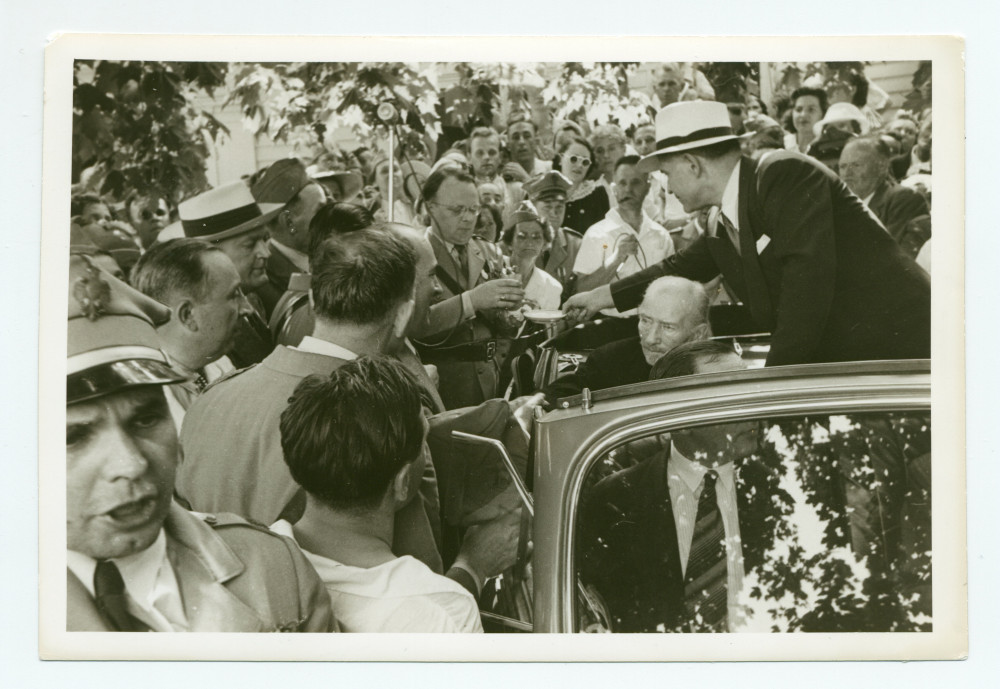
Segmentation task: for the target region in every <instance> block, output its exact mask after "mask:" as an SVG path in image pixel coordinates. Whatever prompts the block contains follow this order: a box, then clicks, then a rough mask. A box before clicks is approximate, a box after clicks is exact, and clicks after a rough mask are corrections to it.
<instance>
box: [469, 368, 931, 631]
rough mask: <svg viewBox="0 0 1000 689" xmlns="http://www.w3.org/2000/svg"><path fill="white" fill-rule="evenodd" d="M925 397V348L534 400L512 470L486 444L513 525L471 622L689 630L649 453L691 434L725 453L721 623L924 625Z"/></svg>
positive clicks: (660, 459) (657, 466) (657, 458)
mask: <svg viewBox="0 0 1000 689" xmlns="http://www.w3.org/2000/svg"><path fill="white" fill-rule="evenodd" d="M753 351H755V350H753V348H750V350H748V353H747V354H745V356H750V357H751V358H752V357H754V356H757V355H756V354H754V353H753ZM758 353H759V352H758ZM758 358H759V356H758ZM930 399H931V397H930V362H929V361H871V362H854V363H842V364H818V365H804V366H788V367H775V368H749V369H747V370H739V371H731V372H724V373H710V374H704V375H693V376H685V377H681V378H674V379H670V380H661V381H651V382H645V383H639V384H636V385H631V386H625V387H620V388H612V389H609V390H603V391H594V392H591V391H589V390H584V391H583V394H581V395H577V396H575V397H572V398H568V399H564V400H560V401H559V402H558V404H556V405H555V409H554V410H553V411H551V412H549V413H542V412H541V411H540V410H539V411H538V412H537V413H536V416H535V420H534V426H533V431H532V437H531V443H530V457H529V461H528V469H527V471H526V472H523V473H521V472H518V471H517V470H516V469H515V468H514V467H515V464H514V463H513V462H512V461H510V459H509V457H504V458H503V459H504V462H505V464H506V466H507V467H508V469H509V470H510V471H511V480H512V482H513V484H514V486H515V487H516V488H517V490H518V492H519V494H520V496H521V499H522V501H523V502H524V509H523V510H522V512H523V515H524V516H523V522H524V523H523V525H522V526H523V528H522V530H521V543H520V546H521V547H520V550H519V558H518V563H517V565H516V566H515V567H514V568H513V569H512V570H510V571H508V572H507V573H505V574H504V575H503V576H502V577H500V578H499V579H498V580H496V582H495V585H494V586H493V587H491V589H490V590H489V591H488V592H487V594H488V595H486V596H485V597H484V608H485V609H484V613H483V618H484V624H485V627H486V629H487V630H488V631H525V632H526V631H535V632H549V633H552V632H562V633H565V632H671V631H688V632H689V631H699V630H698V629H697V628H692V626H691V625H690V623H685V624H679V623H678V619H679V616H680V615H679V611H678V610H677V605H678V600H679V596H680V594H679V593H678V591H677V590H676V589H677V576H676V573H672V572H671V570H670V566H671V565H670V561H671V557H674V558H675V557H676V548H677V538H676V535H675V534H674V533H671V531H672V527H673V519H672V517H671V518H669V519H668V518H667V517H666V513H667V512H669V504H668V501H669V496H668V495H667V494H666V479H665V477H663V471H662V467H663V466H664V465H665V458H666V457H667V456H668V454H669V453H670V451H671V447H672V445H674V444H675V442H676V443H680V442H681V439H690V438H701V439H703V441H704V442H708V443H712V442H714V443H716V446H717V447H720V448H723V450H720V452H723V451H724V452H726V453H728V455H729V458H730V461H732V462H733V464H734V467H735V476H736V493H737V496H736V501H737V506H738V513H739V533H740V539H739V540H740V547H741V548H742V554H743V558H742V566H743V578H742V582H743V585H742V587H741V588H740V592H739V596H738V600H737V599H734V598H732V597H731V598H730V600H729V608H728V609H729V618H728V629H729V631H733V632H737V631H750V632H793V631H806V632H808V631H820V632H835V631H883V632H884V631H910V632H912V631H928V630H931V629H932V628H933V616H932V601H931V581H932V579H931V575H932V567H931V543H930V534H931V518H930V515H931V509H930V507H931V504H930V501H931V489H930V486H931V483H930V474H931V465H930V452H931V435H930V434H931V415H930ZM459 435H460V436H461V437H462V438H463V439H464V440H465V441H468V442H471V443H484V444H492V445H493V446H494V447H495V448H496V451H497V453H498V454H505V451H504V449H503V446H502V445H501V444H500V443H499V442H497V441H495V440H488V439H482V438H477V437H475V436H466V435H461V434H459ZM706 439H707V440H706ZM685 442H687V441H685ZM609 487H610V489H609ZM609 496H610V497H609ZM664 505H667V506H666V507H664ZM671 553H673V555H671ZM678 571H679V570H678ZM681 586H683V584H681Z"/></svg>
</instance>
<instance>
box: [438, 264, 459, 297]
mask: <svg viewBox="0 0 1000 689" xmlns="http://www.w3.org/2000/svg"><path fill="white" fill-rule="evenodd" d="M434 274H435V275H437V279H438V280H440V281H441V284H443V285H444V286H445V287H447V288H448V291H449V292H451V293H452V294H461V293H462V292H464V291H465V288H464V287H462V286H461V285H460V284H458V281H457V280H456V279H455V278H453V277H452V276H451V275H449V274H448V271H446V270H445V269H444V268H442V267H441V264H440V263H439V264H437V266H435V268H434Z"/></svg>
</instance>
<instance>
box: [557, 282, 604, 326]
mask: <svg viewBox="0 0 1000 689" xmlns="http://www.w3.org/2000/svg"><path fill="white" fill-rule="evenodd" d="M614 305H615V303H614V301H613V300H612V299H611V287H609V286H608V285H602V286H600V287H596V288H594V289H592V290H590V291H589V292H581V293H580V294H574V295H573V296H572V297H570V298H569V299H567V300H566V303H565V304H563V307H562V310H563V313H565V314H566V317H567V318H569V319H570V320H572V321H574V322H576V323H582V322H584V321H589V320H590V319H592V318H593V317H594V316H596V315H597V314H598V313H600V311H601V309H608V308H611V307H613V306H614Z"/></svg>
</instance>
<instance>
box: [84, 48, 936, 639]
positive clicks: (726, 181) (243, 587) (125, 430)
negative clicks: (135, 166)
mask: <svg viewBox="0 0 1000 689" xmlns="http://www.w3.org/2000/svg"><path fill="white" fill-rule="evenodd" d="M656 75H657V79H656V82H655V84H654V88H655V91H656V97H657V101H658V103H657V104H658V106H659V109H658V110H657V111H656V112H655V113H651V117H650V120H649V121H648V122H645V123H642V124H639V125H638V126H635V127H633V128H631V130H630V131H625V130H623V129H622V128H621V127H619V126H618V125H617V124H614V123H606V124H603V125H601V126H598V127H595V128H593V129H592V130H590V131H588V130H587V128H585V127H584V126H582V125H581V124H578V123H577V122H572V121H566V122H556V123H554V124H553V126H552V127H551V130H552V133H551V140H549V139H547V138H546V139H545V140H543V137H542V136H541V133H540V128H539V125H538V122H537V121H536V120H535V119H533V117H532V115H531V113H525V112H515V113H514V114H512V115H511V116H510V118H509V120H508V121H507V122H505V123H504V129H503V132H502V133H501V132H500V131H498V130H497V129H495V128H493V127H487V126H482V127H476V128H474V129H472V130H471V131H470V132H469V135H468V138H467V139H465V140H463V141H460V142H458V143H456V144H454V145H453V146H452V147H451V148H449V149H448V150H446V151H441V152H439V155H437V156H436V158H437V159H436V160H433V159H432V156H431V155H430V153H429V148H428V146H426V145H424V143H423V142H422V141H420V140H419V139H404V140H403V142H402V144H401V146H400V147H399V149H398V150H396V151H393V152H392V153H393V155H392V156H388V155H385V154H384V152H375V153H373V152H372V151H370V150H368V149H365V148H362V149H358V150H356V151H353V152H352V153H351V154H350V155H338V156H329V157H328V158H327V159H325V160H324V161H323V162H322V164H318V163H315V162H310V161H303V160H300V159H297V158H287V159H282V160H278V161H277V162H274V163H273V164H271V165H269V166H267V167H265V168H264V169H262V170H259V171H257V172H255V173H254V174H252V175H248V176H247V177H246V178H244V179H237V180H233V181H232V182H229V183H226V184H222V185H220V186H218V187H216V188H214V189H211V190H208V191H206V192H204V193H201V194H198V195H196V196H194V197H192V198H189V199H186V200H184V201H182V202H180V203H179V204H177V206H176V208H172V207H171V206H170V205H169V204H168V202H167V200H166V199H164V198H161V197H159V196H158V195H157V194H155V193H150V192H148V191H147V190H136V192H134V193H133V194H132V196H130V197H129V198H128V199H126V201H125V202H124V203H123V204H120V207H116V204H115V203H113V202H112V201H110V200H107V199H104V198H102V197H101V196H100V195H99V194H98V193H95V192H94V191H93V190H90V189H86V188H83V187H86V186H87V185H86V184H81V185H79V186H80V187H81V189H80V190H79V193H77V194H76V195H74V197H73V199H72V215H73V224H72V228H71V241H70V243H71V254H72V256H71V260H70V283H69V289H70V294H69V324H70V325H69V358H68V372H67V466H68V473H67V479H68V482H69V485H68V486H67V501H68V504H67V506H68V519H67V529H68V543H67V548H68V556H67V557H68V560H67V563H68V575H69V576H68V586H69V589H68V591H69V594H68V595H69V597H68V603H67V604H68V611H67V628H68V629H70V630H117V631H137V630H153V631H211V630H215V631H268V630H271V631H338V630H339V631H396V632H400V631H410V632H415V631H420V632H441V631H454V632H478V631H482V624H481V622H480V615H479V612H480V608H481V607H482V605H483V601H484V600H485V599H486V598H488V597H489V590H488V589H489V587H488V586H487V582H489V581H491V580H492V579H493V578H495V577H497V576H499V575H502V573H503V572H504V571H505V570H506V569H507V568H509V567H510V566H511V565H513V563H514V559H515V556H516V545H517V540H518V533H519V531H520V529H521V521H522V519H523V518H524V515H522V513H521V506H520V502H519V498H518V495H517V492H516V490H515V486H514V484H513V482H512V481H511V479H510V478H509V477H508V476H506V475H505V472H504V470H503V467H502V466H501V465H500V464H499V462H498V461H496V462H495V464H496V465H497V466H496V467H494V466H492V465H491V464H490V462H489V461H481V462H477V463H472V462H470V461H469V457H468V448H464V447H459V446H456V445H454V444H452V443H451V442H450V431H451V430H455V429H458V430H465V431H467V432H470V433H475V434H478V435H484V436H487V437H494V438H497V439H499V440H501V441H503V442H504V443H505V444H506V445H507V446H508V448H509V449H510V451H511V454H512V455H513V457H514V460H515V464H516V465H518V469H519V470H521V471H522V472H523V471H524V470H525V467H526V466H527V461H528V450H527V448H528V444H529V438H528V434H529V432H530V431H529V428H530V420H531V418H532V415H533V413H534V409H535V408H536V407H542V408H547V407H549V406H551V405H552V404H553V403H554V402H555V400H556V399H558V398H559V397H563V396H567V395H571V394H574V393H577V392H580V391H581V390H582V389H583V388H585V387H586V388H590V389H601V388H606V387H612V386H616V385H623V384H627V383H633V382H639V381H642V380H648V379H649V378H650V374H651V370H652V368H653V367H654V366H655V365H656V363H657V361H659V360H660V359H661V358H662V357H663V356H664V355H666V354H668V353H669V352H670V351H671V350H673V349H675V348H677V347H678V346H681V345H685V344H688V343H694V342H700V341H704V340H706V339H708V338H710V337H711V336H712V334H713V323H712V322H711V320H712V319H711V318H710V310H711V307H712V306H713V305H719V304H727V303H728V304H734V305H741V308H743V309H744V310H745V312H746V314H747V318H748V319H749V322H750V323H751V325H750V329H749V332H766V333H770V334H771V348H770V352H769V355H768V358H767V365H781V364H792V363H811V362H822V361H845V360H863V359H881V358H923V357H929V355H930V282H929V270H930V254H929V251H930V241H929V239H930V214H929V213H930V211H929V209H930V190H931V184H930V174H931V155H930V152H931V113H930V111H927V112H922V113H916V114H914V115H912V116H905V115H898V116H897V117H896V118H895V119H892V120H890V121H889V122H887V123H885V124H884V125H883V124H880V123H878V114H877V113H876V112H873V111H871V109H870V108H868V106H867V105H865V103H862V106H863V107H859V106H858V105H857V104H855V103H854V102H852V98H854V100H857V98H856V96H857V95H858V94H857V93H856V90H855V91H850V90H849V91H846V92H841V91H837V90H834V89H830V90H824V89H823V88H812V87H803V88H800V89H798V90H797V91H795V92H794V93H793V94H792V95H791V98H790V100H789V101H788V102H787V103H786V104H785V109H784V110H775V111H774V112H773V113H771V114H769V107H774V105H773V104H767V105H765V104H764V103H762V102H761V101H760V100H759V99H758V98H750V99H749V100H748V102H745V103H720V102H717V101H715V100H713V97H714V91H713V89H712V87H711V84H709V83H708V81H707V80H706V79H705V77H704V75H703V74H702V73H701V72H700V71H698V70H697V69H691V68H690V66H687V67H685V66H683V65H678V64H666V65H664V66H662V67H661V68H660V69H659V70H658V71H657V73H656ZM865 108H868V109H867V110H866V109H865ZM772 115H773V116H772ZM782 123H785V124H782ZM547 151H550V152H552V157H551V159H547V158H548V156H547V155H544V153H543V152H547ZM331 161H332V162H331ZM918 264H919V266H923V267H922V268H921V267H919V266H918ZM559 309H562V311H563V312H564V313H565V314H566V315H567V317H568V319H569V320H568V321H567V323H569V322H570V321H575V322H587V321H591V320H593V319H595V318H599V319H600V320H601V323H603V325H602V326H601V327H603V329H604V330H603V331H604V332H606V333H612V334H613V335H614V336H613V337H608V338H607V339H608V340H609V341H608V342H606V343H605V344H603V345H602V346H600V347H597V348H596V349H595V350H594V351H593V352H592V353H591V354H590V356H589V357H588V358H587V360H586V361H585V362H584V364H583V365H582V366H581V367H580V368H579V369H578V370H576V371H574V372H571V373H568V374H566V375H564V376H562V377H560V378H558V379H556V380H555V381H554V382H551V383H549V384H548V385H547V387H544V389H542V390H535V389H533V388H532V386H531V384H530V382H527V383H526V382H525V380H524V376H519V375H518V371H517V366H516V365H515V362H516V361H517V360H518V357H519V355H521V354H523V353H524V352H525V351H526V350H527V349H529V348H531V347H534V346H537V344H538V343H539V342H540V341H541V335H544V334H545V332H544V331H543V330H541V329H540V327H539V326H537V325H533V324H532V322H531V315H532V312H538V311H541V312H553V311H557V310H559ZM526 316H527V318H526ZM528 380H529V381H530V376H528ZM446 435H447V438H445V436H446ZM470 466H475V467H481V471H472V470H470V469H469V467H470ZM497 467H499V468H497Z"/></svg>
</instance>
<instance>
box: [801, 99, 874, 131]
mask: <svg viewBox="0 0 1000 689" xmlns="http://www.w3.org/2000/svg"><path fill="white" fill-rule="evenodd" d="M834 122H857V123H858V127H859V128H860V129H861V133H862V134H867V133H868V119H867V118H866V117H865V115H864V113H863V112H861V110H860V109H859V108H858V106H856V105H852V104H851V103H834V104H833V105H831V106H830V107H829V108H827V109H826V114H825V115H823V119H821V120H820V121H819V122H817V123H816V124H814V125H813V134H815V135H816V136H821V135H822V134H823V129H824V128H825V127H826V125H828V124H833V123H834Z"/></svg>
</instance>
